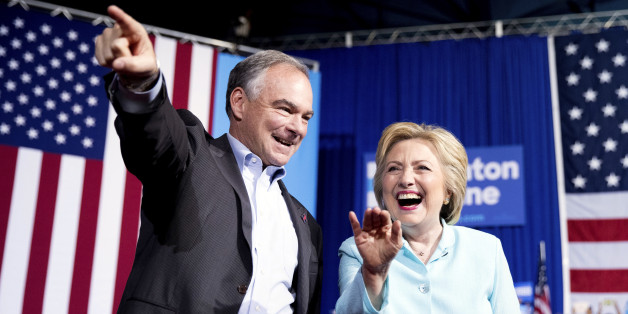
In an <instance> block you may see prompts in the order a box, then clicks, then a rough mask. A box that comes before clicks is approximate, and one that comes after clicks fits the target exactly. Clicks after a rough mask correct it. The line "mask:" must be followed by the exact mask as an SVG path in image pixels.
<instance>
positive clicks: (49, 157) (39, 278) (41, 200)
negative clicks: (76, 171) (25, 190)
mask: <svg viewBox="0 0 628 314" xmlns="http://www.w3.org/2000/svg"><path fill="white" fill-rule="evenodd" d="M60 168H61V155H59V154H50V153H44V154H43V157H42V162H41V177H40V179H39V191H38V194H37V195H38V196H37V205H36V206H37V207H36V209H35V221H34V223H33V238H32V243H31V251H30V260H29V262H28V275H27V276H26V286H25V293H24V303H23V305H22V307H23V312H24V313H41V311H42V306H43V302H44V290H45V286H46V271H47V270H48V257H49V253H50V239H51V237H52V225H53V222H54V215H55V203H56V201H57V187H58V185H59V170H60Z"/></svg>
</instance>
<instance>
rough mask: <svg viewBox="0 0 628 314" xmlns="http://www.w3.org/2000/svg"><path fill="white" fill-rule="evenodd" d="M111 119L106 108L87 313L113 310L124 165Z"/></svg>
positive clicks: (124, 179) (124, 178) (112, 115)
mask: <svg viewBox="0 0 628 314" xmlns="http://www.w3.org/2000/svg"><path fill="white" fill-rule="evenodd" d="M114 119H115V111H114V110H109V117H108V122H107V125H108V128H107V137H106V143H105V156H104V161H103V176H102V185H101V190H100V191H101V192H100V195H101V197H100V201H99V205H98V226H97V229H96V242H95V244H94V246H95V247H94V263H93V268H92V279H91V282H90V290H89V305H88V313H111V312H112V310H113V309H112V307H113V295H114V289H115V280H116V270H117V267H118V247H119V244H120V224H121V221H122V206H123V203H124V189H125V182H126V168H125V166H124V162H123V161H122V156H121V154H120V140H119V138H118V136H117V134H116V132H115V128H114V127H113V121H114Z"/></svg>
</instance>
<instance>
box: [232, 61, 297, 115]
mask: <svg viewBox="0 0 628 314" xmlns="http://www.w3.org/2000/svg"><path fill="white" fill-rule="evenodd" d="M280 63H283V64H287V65H291V66H293V67H295V68H296V69H297V70H299V71H301V72H303V74H305V76H306V77H307V78H308V79H309V72H308V68H307V66H306V65H305V64H303V63H302V62H301V61H299V60H297V59H295V58H293V57H291V56H289V55H287V54H285V53H283V52H281V51H277V50H262V51H259V52H256V53H254V54H252V55H250V56H249V57H248V58H246V59H244V60H242V61H240V62H239V63H238V64H236V66H235V67H234V68H233V70H231V73H230V74H229V83H228V85H227V106H226V110H227V116H229V117H231V101H230V98H231V93H232V92H233V90H234V89H235V88H236V87H242V88H243V89H244V92H245V93H246V96H247V97H248V98H249V99H256V98H257V96H258V95H259V93H260V91H261V90H262V88H263V87H264V86H263V82H264V75H265V74H266V70H268V68H270V67H271V66H273V65H275V64H280Z"/></svg>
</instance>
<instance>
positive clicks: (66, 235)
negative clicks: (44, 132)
mask: <svg viewBox="0 0 628 314" xmlns="http://www.w3.org/2000/svg"><path fill="white" fill-rule="evenodd" d="M84 175H85V158H82V157H77V156H71V155H63V156H62V157H61V166H60V169H59V187H58V189H57V201H56V204H55V216H54V223H53V229H52V236H51V240H50V258H49V260H48V270H47V272H46V288H45V292H44V302H43V309H42V312H43V313H68V305H69V303H68V302H69V300H70V291H71V288H72V274H73V272H74V253H75V250H76V238H77V233H78V224H79V216H80V213H81V198H82V191H83V177H84Z"/></svg>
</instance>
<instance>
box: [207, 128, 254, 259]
mask: <svg viewBox="0 0 628 314" xmlns="http://www.w3.org/2000/svg"><path fill="white" fill-rule="evenodd" d="M209 150H210V152H211V154H212V156H214V159H215V160H216V164H217V165H218V169H220V171H221V172H222V175H223V176H224V177H225V178H226V179H227V181H228V182H229V184H231V186H232V187H233V189H234V190H235V191H236V193H238V197H239V198H240V202H242V232H243V233H244V238H245V239H246V242H248V244H249V248H251V247H252V242H251V230H252V228H253V227H252V226H253V224H252V219H253V218H252V212H251V203H250V202H249V194H248V193H247V192H246V186H245V185H244V181H243V180H242V175H241V174H240V169H238V163H237V162H236V160H235V158H234V155H233V151H232V150H231V145H229V139H228V138H227V134H223V135H222V136H221V137H219V138H217V139H215V140H214V141H212V142H211V143H210V148H209Z"/></svg>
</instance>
